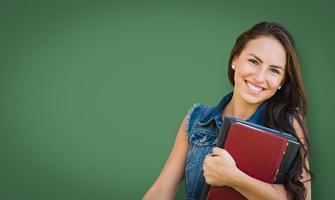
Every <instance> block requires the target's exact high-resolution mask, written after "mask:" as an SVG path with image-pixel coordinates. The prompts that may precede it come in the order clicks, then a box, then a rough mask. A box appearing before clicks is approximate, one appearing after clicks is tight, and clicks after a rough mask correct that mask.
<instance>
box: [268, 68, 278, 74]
mask: <svg viewBox="0 0 335 200" xmlns="http://www.w3.org/2000/svg"><path fill="white" fill-rule="evenodd" d="M270 71H271V72H273V73H275V74H280V71H279V70H277V69H270Z"/></svg>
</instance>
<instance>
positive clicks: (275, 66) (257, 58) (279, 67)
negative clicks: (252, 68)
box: [249, 53, 284, 70]
mask: <svg viewBox="0 0 335 200" xmlns="http://www.w3.org/2000/svg"><path fill="white" fill-rule="evenodd" d="M249 55H251V56H253V57H254V58H255V59H256V60H258V62H260V63H263V61H262V60H261V59H260V58H259V57H257V56H256V55H255V54H252V53H250V54H249ZM270 66H271V67H274V68H278V69H281V70H284V68H283V67H281V66H277V65H270Z"/></svg>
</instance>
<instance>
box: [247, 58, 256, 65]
mask: <svg viewBox="0 0 335 200" xmlns="http://www.w3.org/2000/svg"><path fill="white" fill-rule="evenodd" d="M248 61H249V62H250V63H251V64H253V65H258V61H257V60H255V59H249V60H248Z"/></svg>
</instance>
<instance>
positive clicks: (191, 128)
mask: <svg viewBox="0 0 335 200" xmlns="http://www.w3.org/2000/svg"><path fill="white" fill-rule="evenodd" d="M232 95H233V93H232V92H230V93H229V94H227V95H226V96H224V97H223V98H222V100H221V101H220V103H219V104H218V105H216V106H214V107H211V106H208V105H205V104H199V103H196V104H194V105H193V106H192V108H191V109H190V110H189V112H188V114H187V118H188V121H187V125H186V134H187V138H188V153H187V162H186V167H185V186H186V199H187V200H197V199H199V198H200V196H201V192H202V188H203V186H204V184H205V178H204V176H203V170H202V165H203V161H204V159H205V156H206V155H207V154H208V153H210V152H211V151H212V149H213V148H214V147H215V144H216V139H217V136H218V134H219V132H220V128H221V126H222V124H223V121H222V111H223V109H224V108H225V106H226V105H227V104H228V102H229V101H230V99H231V97H232ZM264 108H265V104H264V103H263V104H261V105H260V106H259V107H258V109H257V110H256V112H255V113H254V114H253V115H252V116H251V117H250V118H249V119H247V121H250V122H253V123H256V124H259V125H264V121H263V112H264Z"/></svg>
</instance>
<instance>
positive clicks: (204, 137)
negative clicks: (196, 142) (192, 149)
mask: <svg viewBox="0 0 335 200" xmlns="http://www.w3.org/2000/svg"><path fill="white" fill-rule="evenodd" d="M206 139H207V135H204V136H203V137H202V138H201V140H200V142H201V143H204V142H205V141H206Z"/></svg>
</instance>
